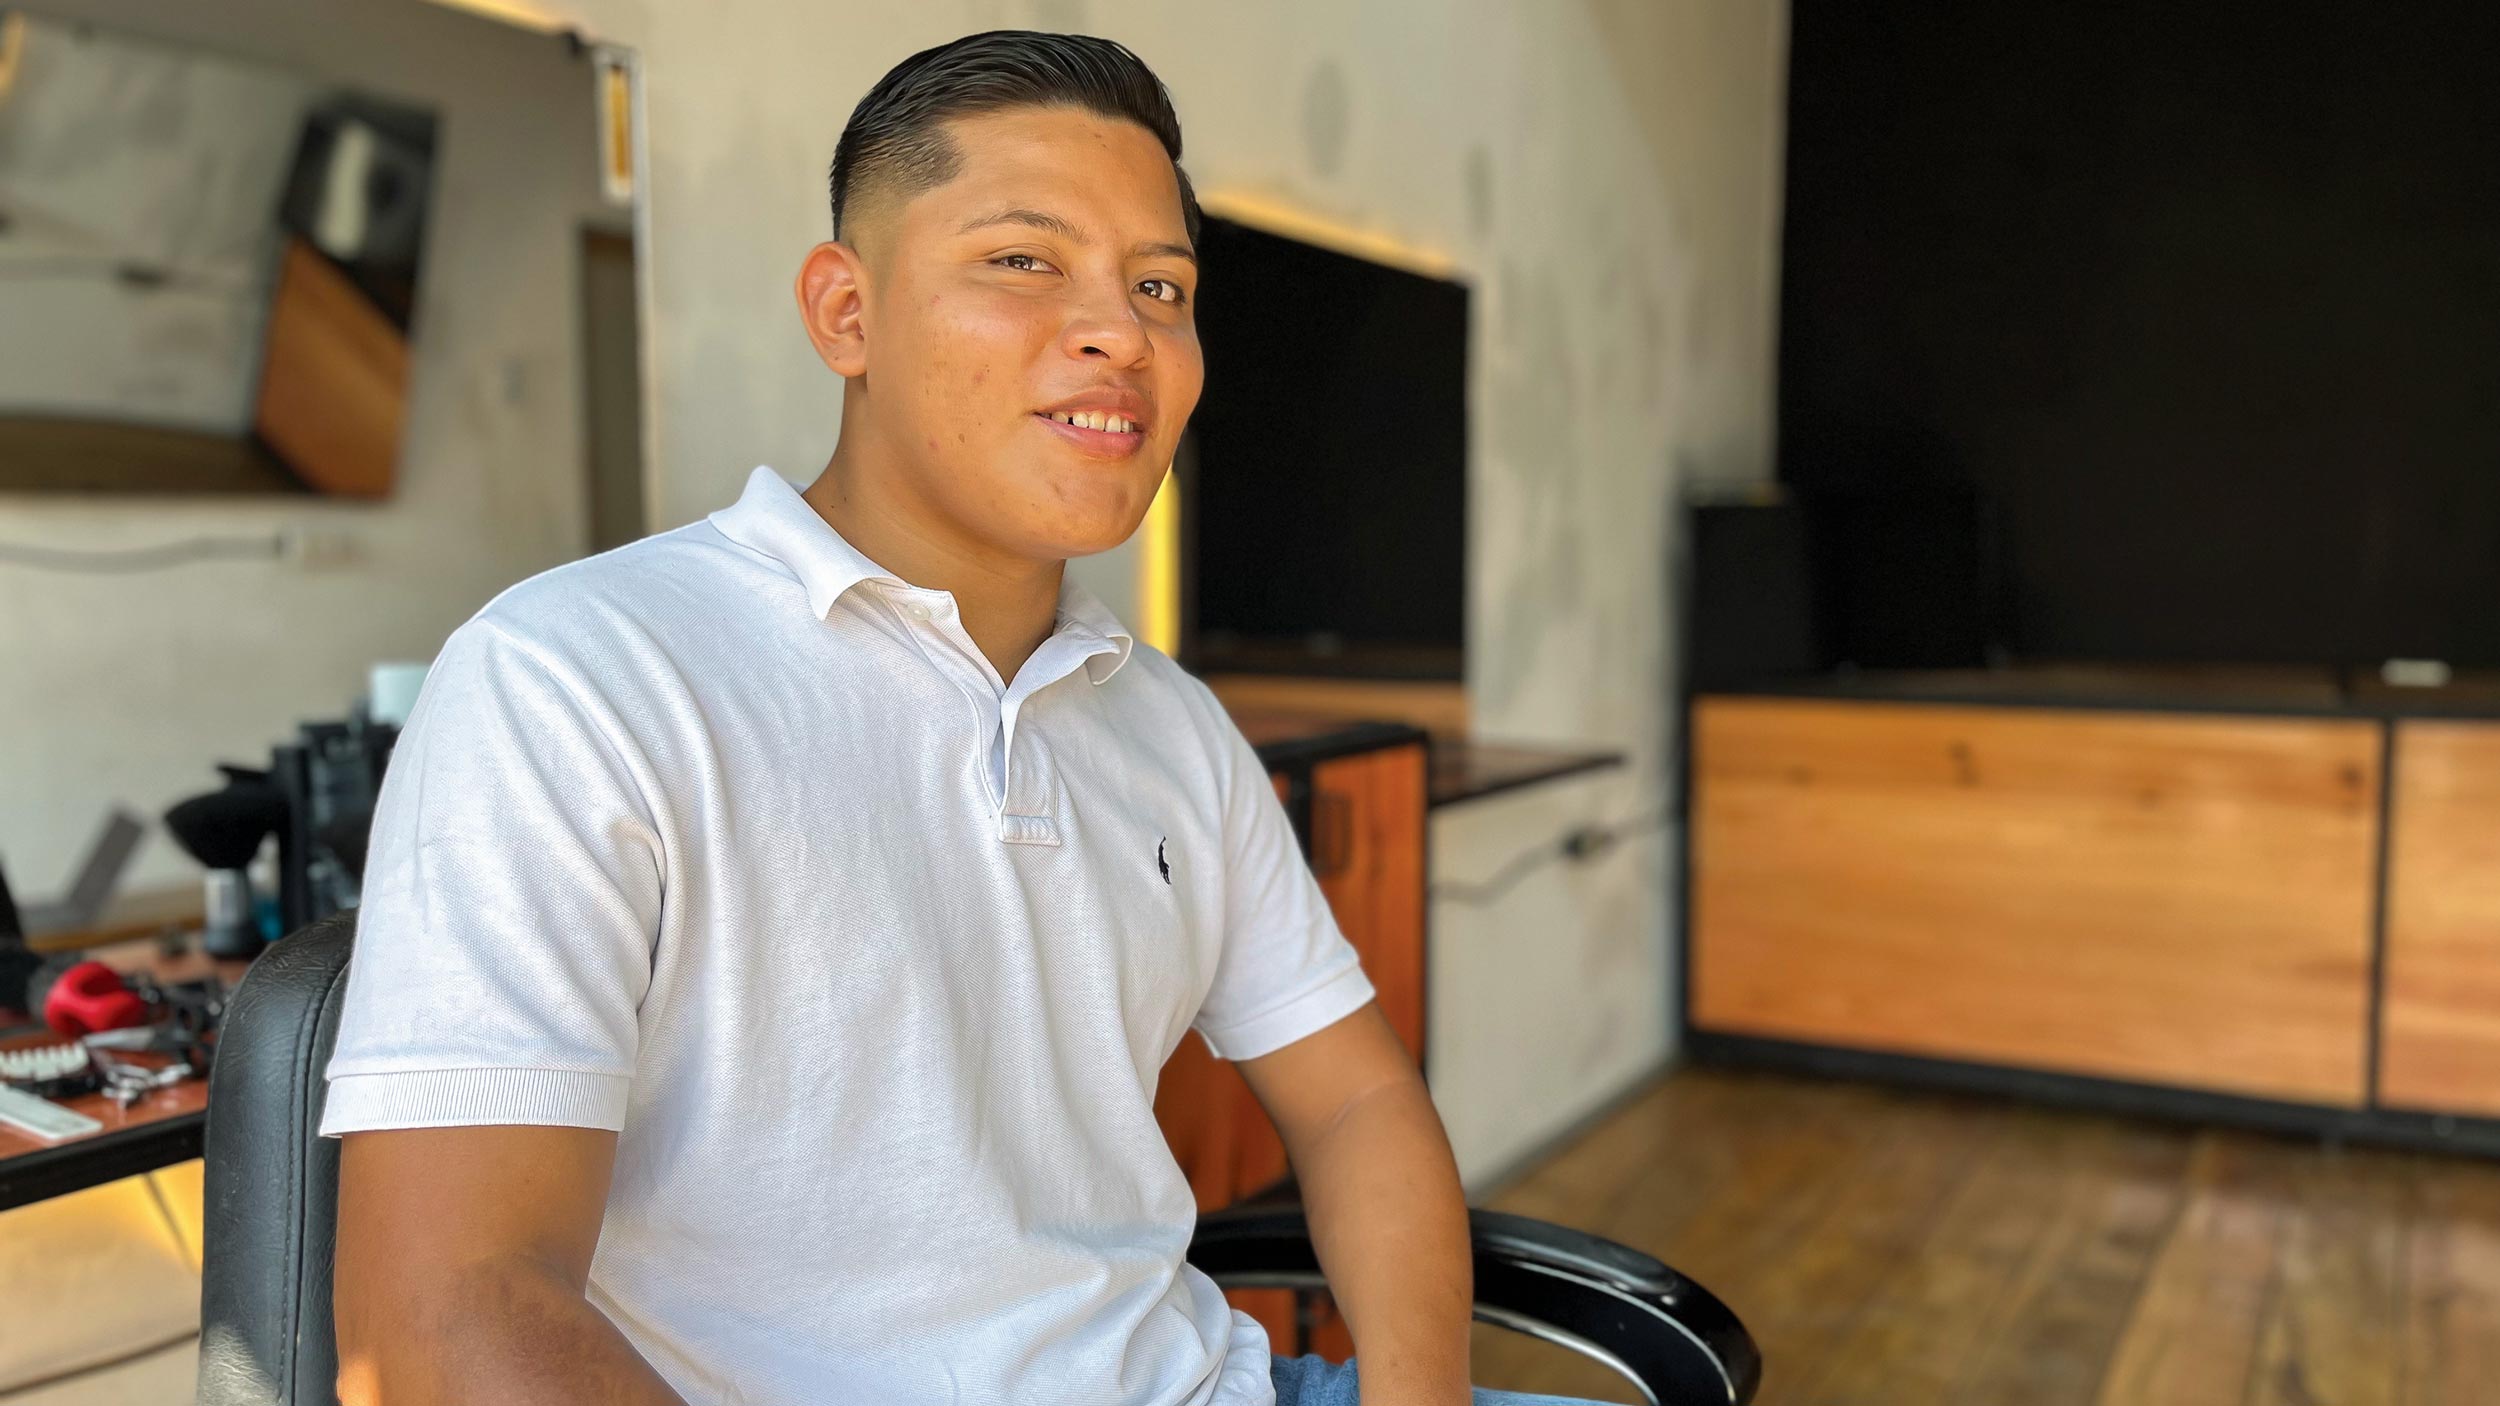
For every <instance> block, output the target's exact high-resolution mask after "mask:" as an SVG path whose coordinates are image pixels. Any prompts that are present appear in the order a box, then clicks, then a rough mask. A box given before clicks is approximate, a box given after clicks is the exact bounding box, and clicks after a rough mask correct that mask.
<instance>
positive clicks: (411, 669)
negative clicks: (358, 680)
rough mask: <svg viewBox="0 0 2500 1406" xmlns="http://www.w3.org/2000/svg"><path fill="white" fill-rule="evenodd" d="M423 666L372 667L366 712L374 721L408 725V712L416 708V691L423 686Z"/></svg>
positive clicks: (398, 663) (395, 725)
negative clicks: (371, 679) (371, 680)
mask: <svg viewBox="0 0 2500 1406" xmlns="http://www.w3.org/2000/svg"><path fill="white" fill-rule="evenodd" d="M426 667H427V666H425V665H423V664H411V663H407V662H405V661H392V662H388V663H382V664H376V665H374V666H373V682H372V684H371V686H370V691H369V692H368V693H367V695H366V697H367V699H368V700H369V701H368V703H367V705H366V710H367V712H368V713H369V714H370V715H371V716H372V718H373V720H374V721H375V722H378V723H389V724H390V725H391V726H393V727H405V726H407V724H408V713H409V710H411V709H413V708H415V707H416V706H417V690H418V689H420V688H423V687H424V686H425V671H426Z"/></svg>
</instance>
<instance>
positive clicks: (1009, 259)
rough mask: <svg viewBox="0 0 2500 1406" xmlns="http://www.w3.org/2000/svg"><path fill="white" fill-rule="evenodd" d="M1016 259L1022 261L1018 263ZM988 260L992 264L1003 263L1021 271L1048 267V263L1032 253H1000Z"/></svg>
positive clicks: (1039, 269)
mask: <svg viewBox="0 0 2500 1406" xmlns="http://www.w3.org/2000/svg"><path fill="white" fill-rule="evenodd" d="M1018 260H1022V261H1023V262H1022V263H1019V262H1017V261H1018ZM990 262H991V263H994V264H1005V265H1006V266H1007V267H1009V268H1012V269H1016V270H1018V271H1022V272H1039V271H1041V270H1043V269H1046V268H1049V267H1050V265H1048V264H1046V263H1043V262H1042V261H1041V259H1040V258H1039V257H1037V256H1035V255H1032V254H1001V255H999V256H998V257H997V258H995V259H992V260H990Z"/></svg>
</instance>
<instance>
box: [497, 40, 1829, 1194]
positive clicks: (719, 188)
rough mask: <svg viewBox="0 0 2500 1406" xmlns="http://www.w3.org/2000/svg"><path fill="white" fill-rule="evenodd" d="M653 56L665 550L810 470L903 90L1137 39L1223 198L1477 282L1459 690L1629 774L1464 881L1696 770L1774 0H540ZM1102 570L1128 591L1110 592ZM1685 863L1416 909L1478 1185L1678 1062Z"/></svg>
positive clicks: (654, 362) (1491, 829)
mask: <svg viewBox="0 0 2500 1406" xmlns="http://www.w3.org/2000/svg"><path fill="white" fill-rule="evenodd" d="M539 8H541V9H543V10H546V11H549V12H552V13H553V14H554V15H556V16H557V17H558V18H560V19H562V20H565V21H568V22H572V23H576V24H579V25H581V26H582V27H583V28H584V29H586V30H587V31H589V32H590V33H592V34H593V35H596V36H598V37H601V38H606V39H611V40H614V41H616V42H619V43H623V44H627V45H630V46H633V47H635V48H637V49H638V50H639V51H640V53H641V56H642V62H643V64H644V77H645V84H646V87H645V93H646V103H647V116H648V131H647V136H646V140H647V146H648V160H649V189H648V191H647V199H648V205H647V210H646V212H645V218H646V220H647V226H646V228H647V232H648V234H649V243H648V258H647V265H646V266H647V273H646V277H647V279H648V290H649V295H650V307H649V312H650V317H649V322H648V326H647V332H646V339H647V342H646V344H647V349H648V352H649V356H650V364H649V377H650V383H651V385H652V388H653V396H652V408H653V411H654V417H653V424H652V427H651V434H652V440H653V448H654V451H655V452H654V455H653V459H652V463H653V470H652V472H653V474H654V482H653V484H652V498H653V503H654V507H655V518H654V526H667V525H670V524H673V523H677V522H683V521H687V520H689V519H691V518H693V517H695V516H697V515H699V514H701V513H703V512H705V511H708V510H709V509H711V508H713V507H715V506H717V505H718V504H720V503H722V502H724V501H727V500H728V499H729V498H730V497H731V496H733V495H734V493H735V491H736V488H737V485H738V483H739V480H740V477H741V476H742V475H743V474H744V473H745V471H746V470H747V469H748V467H750V466H751V465H754V464H757V463H770V464H773V465H774V466H776V467H777V468H779V469H780V470H782V471H783V472H784V473H785V474H788V475H789V476H791V477H793V478H796V479H804V478H806V477H808V476H809V475H811V474H812V473H813V472H814V471H815V470H816V468H817V467H818V466H819V465H821V464H822V463H823V461H824V459H825V457H826V455H827V454H828V453H829V452H830V451H831V448H832V445H833V439H834V433H835V429H836V423H837V420H836V417H837V412H838V407H839V396H840V389H839V385H838V383H837V382H836V381H835V380H834V379H833V378H832V377H831V376H830V375H829V374H828V373H826V372H825V371H824V370H823V369H822V367H821V366H819V365H818V363H817V362H816V360H815V359H814V357H813V355H812V354H811V353H810V351H809V348H808V346H807V343H806V341H805V340H804V338H803V337H802V336H801V334H800V331H799V328H798V325H797V322H796V319H795V316H794V314H793V312H792V309H791V302H790V293H789V283H790V279H791V276H792V273H793V271H794V270H795V268H796V265H797V262H798V260H799V258H800V256H801V255H802V254H803V253H804V252H805V250H806V248H807V247H808V245H809V244H811V243H812V242H814V241H815V240H817V239H819V238H822V237H823V235H824V231H825V228H826V223H827V216H826V212H825V209H824V191H823V175H824V167H825V164H826V162H827V160H828V159H829V158H830V157H831V155H832V149H833V142H834V138H835V137H836V136H837V135H838V134H839V132H840V130H841V126H842V122H843V120H844V118H845V117H847V116H848V114H849V112H850V109H851V106H852V105H853V104H854V103H855V102H856V101H857V100H858V98H859V95H860V94H861V93H862V92H864V91H865V90H866V89H867V87H868V85H869V84H870V83H871V82H873V81H874V80H875V79H876V77H877V76H878V75H879V74H881V73H882V72H883V71H884V70H885V69H886V68H887V67H888V66H890V65H891V64H893V63H894V62H895V61H896V60H898V59H900V58H902V57H903V56H904V55H906V54H908V53H910V52H913V51H914V50H917V49H920V48H922V47H925V46H928V45H931V44H936V43H941V42H943V41H945V40H947V39H949V38H952V37H954V36H956V35H959V34H964V33H968V32H972V31H976V30H981V29H989V28H999V27H1035V28H1045V29H1058V30H1079V31H1086V32H1091V33H1099V34H1104V35H1107V36H1109V37H1112V38H1116V39H1119V40H1120V41H1122V42H1123V43H1126V44H1128V45H1129V46H1130V47H1131V48H1133V49H1135V50H1136V51H1137V52H1138V53H1139V54H1140V55H1141V56H1143V57H1144V58H1145V60H1146V61H1147V62H1148V63H1149V64H1151V65H1152V66H1153V67H1154V68H1155V70H1156V71H1157V72H1158V73H1160V74H1161V75H1162V77H1163V79H1164V81H1165V82H1166V83H1167V84H1168V85H1169V86H1170V87H1171V89H1172V92H1173V95H1174V98H1175V100H1176V102H1177V104H1178V106H1179V108H1180V113H1181V118H1182V123H1183V126H1184V129H1185V132H1186V137H1187V151H1186V154H1185V161H1186V163H1187V164H1188V166H1189V168H1190V171H1191V174H1192V176H1193V178H1194V179H1195V180H1196V181H1197V183H1198V185H1199V187H1200V189H1202V190H1204V191H1206V192H1209V193H1210V194H1211V195H1217V196H1221V195H1225V194H1241V195H1247V196H1251V197H1256V198H1260V199H1264V200H1268V201H1273V202H1278V203H1282V204H1284V205H1287V206H1290V207H1292V208H1294V209H1297V210H1299V211H1302V212H1305V213H1307V214H1310V215H1313V216H1316V217H1320V218H1323V219H1326V220H1330V221H1333V222H1336V223H1339V224H1343V225H1349V226H1354V227H1357V228H1361V229H1366V230H1370V231H1374V232H1377V233H1379V234H1382V235H1385V236H1388V237H1391V238H1394V239H1396V240H1399V241H1401V242H1403V243H1406V244H1409V245H1412V246H1416V247H1420V248H1424V249H1429V250H1433V251H1436V252H1438V253H1440V254H1442V255H1445V256H1447V257H1448V258H1450V259H1451V260H1453V261H1454V263H1455V264H1456V266H1457V268H1458V269H1459V271H1460V273H1461V276H1463V277H1465V278H1467V279H1468V280H1470V281H1471V282H1472V283H1473V285H1474V287H1475V289H1476V292H1477V304H1476V306H1477V312H1478V326H1477V330H1476V334H1475V336H1476V345H1475V347H1474V348H1473V353H1474V354H1473V357H1472V361H1473V365H1474V377H1475V382H1474V385H1473V387H1472V388H1471V398H1472V409H1471V414H1472V416H1473V418H1474V424H1473V425H1472V426H1471V436H1472V444H1473V450H1472V463H1471V465H1470V474H1471V478H1470V491H1471V494H1472V495H1473V507H1472V521H1473V527H1472V529H1471V532H1472V541H1471V544H1470V574H1471V587H1470V591H1471V599H1470V601H1469V626H1468V643H1469V666H1468V687H1469V690H1470V694H1471V700H1472V703H1473V706H1474V710H1475V716H1476V718H1477V719H1478V722H1479V729H1480V731H1481V732H1482V734H1483V735H1485V736H1487V737H1492V738H1516V739H1520V740H1531V741H1554V742H1575V743H1593V744H1598V745H1603V746H1610V747H1617V748H1621V749H1623V750H1624V751H1625V752H1626V753H1627V754H1628V755H1629V757H1630V761H1629V764H1628V765H1627V766H1626V767H1625V768H1624V769H1622V770H1621V771H1619V772H1615V773H1609V774H1605V775H1601V776H1598V777H1596V778H1592V779H1588V780H1583V781H1575V782H1570V783H1565V784H1560V785H1557V786H1554V787H1552V788H1549V789H1546V790H1543V791H1540V792H1534V793H1528V794H1523V795H1518V796H1513V797H1504V798H1496V799H1491V800H1487V801H1485V802H1481V803H1479V804H1478V805H1475V806H1472V807H1468V808H1464V809H1461V810H1456V811H1451V812H1446V813H1444V814H1443V815H1442V816H1441V817H1440V818H1439V819H1437V820H1436V822H1435V826H1434V836H1433V840H1434V864H1435V868H1436V871H1437V875H1438V877H1440V878H1444V879H1454V880H1466V879H1475V878H1481V877H1483V876H1484V875H1486V874H1488V873H1490V872H1491V871H1492V870H1493V869H1495V868H1496V867H1497V866H1498V865H1500V864H1501V863H1502V862H1503V861H1504V860H1506V859H1507V858H1509V857H1510V856H1511V855H1512V854H1514V853H1517V852H1518V851H1519V850H1521V849H1522V848H1523V847H1526V846H1530V845H1535V844H1539V843H1543V842H1546V841H1548V840H1550V839H1551V838H1552V837H1553V836H1554V835H1555V834H1556V833H1557V832H1558V831H1559V830H1560V829H1562V828H1565V827H1567V826H1570V825H1574V824H1578V823H1581V822H1583V821H1586V820H1590V819H1614V818H1621V817H1628V816H1636V815H1641V814H1645V813H1654V812H1655V810H1656V808H1657V807H1658V806H1659V804H1660V803H1661V802H1662V801H1663V800H1664V798H1665V795H1666V792H1667V789H1668V783H1669V774H1670V773H1669V763H1670V759H1671V758H1672V756H1673V739H1672V737H1671V735H1670V731H1671V727H1672V716H1671V713H1672V709H1671V705H1670V702H1669V699H1670V680H1669V677H1668V671H1669V667H1670V651H1669V648H1668V645H1669V629H1670V621H1671V619H1672V618H1673V614H1672V609H1671V602H1670V601H1669V599H1668V582H1669V578H1670V571H1669V565H1668V561H1669V553H1670V550H1671V547H1672V537H1673V530H1672V525H1673V522H1674V514H1673V511H1672V510H1673V505H1674V503H1675V502H1676V499H1677V496H1678V493H1679V491H1680V488H1679V485H1681V484H1683V483H1686V482H1689V481H1691V480H1693V479H1695V478H1697V477H1703V476H1706V477H1708V478H1710V479H1712V480H1714V481H1723V480H1731V479H1747V478H1756V477H1760V476H1763V475H1765V474H1767V473H1768V471H1769V459H1770V436H1771V414H1770V406H1771V375H1772V357H1771V344H1772V343H1771V339H1772V327H1773V320H1772V312H1773V310H1772V299H1773V287H1774V284H1773V271H1774V269H1775V268H1776V264H1777V258H1776V247H1775V246H1776V239H1777V231H1778V205H1777V201H1778V190H1779V165H1778V160H1779V158H1778V153H1779V149H1780V142H1781V136H1782V134H1781V126H1780V117H1781V113H1782V111H1783V107H1784V93H1785V84H1784V80H1785V58H1786V43H1787V6H1786V5H1785V4H1784V3H1781V0H1537V2H1536V3H1525V2H1524V0H1369V2H1368V3H1359V4H1347V3H1343V2H1342V0H1266V2H1265V3H1258V4H1249V3H1231V4H1209V3H1200V2H1198V0H1189V2H1188V3H1183V0H1171V2H1170V3H1109V0H1093V3H1087V0H926V2H925V3H923V2H921V0H914V2H913V3H895V2H894V0H887V2H886V3H874V2H873V0H854V2H853V3H846V4H841V5H808V4H794V3H788V0H705V3H695V0H552V2H551V3H542V4H541V5H540V6H539ZM1086 578H1087V579H1088V580H1089V581H1092V582H1095V583H1097V584H1101V585H1105V586H1106V587H1108V588H1109V590H1108V591H1107V593H1108V594H1111V595H1112V596H1113V597H1114V602H1115V604H1117V603H1120V596H1119V592H1118V589H1117V588H1118V585H1119V583H1120V581H1121V580H1122V579H1124V578H1123V575H1122V571H1121V570H1119V569H1113V570H1105V569H1103V567H1101V566H1100V565H1096V566H1092V567H1089V568H1087V569H1086ZM1675 843H1676V840H1675V836H1674V833H1673V831H1672V830H1671V829H1665V828H1660V829H1653V830H1650V831H1648V832H1646V833H1644V834H1642V835H1641V836H1639V837H1638V838H1637V839H1635V840H1633V841H1631V842H1628V843H1627V844H1626V845H1625V846H1623V847H1622V848H1621V849H1619V850H1617V851H1615V852H1614V853H1612V854H1610V855H1608V856H1606V857H1604V858H1602V859H1600V860H1598V861H1596V862H1594V863H1592V864H1590V865H1588V866H1585V867H1581V868H1577V869H1560V868H1556V869H1548V870H1545V871H1542V872H1540V873H1538V874H1536V875H1534V876H1532V877H1531V878H1529V879H1527V880H1525V881H1523V882H1521V883H1520V884H1519V885H1518V886H1517V887H1516V888H1515V889H1513V890H1512V891H1511V892H1509V893H1508V894H1507V895H1505V896H1504V897H1503V898H1501V899H1500V900H1498V901H1496V902H1493V903H1491V904H1487V905H1469V904H1465V903H1460V902H1455V901H1442V902H1437V903H1436V904H1435V905H1434V909H1433V915H1432V916H1433V922H1434V934H1433V943H1434V946H1433V970H1432V1010H1431V1017H1432V1022H1433V1032H1434V1033H1433V1042H1432V1049H1431V1051H1430V1055H1429V1059H1430V1062H1431V1066H1432V1074H1433V1079H1434V1085H1435V1090H1436V1094H1437V1096H1438V1098H1439V1099H1440V1101H1441V1105H1442V1109H1443V1112H1444V1116H1445V1117H1446V1118H1447V1120H1448V1122H1449V1124H1450V1128H1451V1132H1452V1136H1453V1140H1454V1142H1455V1143H1456V1145H1457V1149H1458V1152H1459V1157H1460V1162H1461V1166H1462V1169H1463V1170H1464V1171H1465V1172H1466V1173H1467V1175H1468V1176H1469V1178H1470V1181H1471V1184H1474V1185H1479V1186H1480V1185H1482V1184H1484V1183H1485V1182H1486V1181H1487V1180H1489V1179H1490V1178H1492V1177H1494V1176H1496V1175H1498V1174H1499V1173H1500V1172H1501V1171H1502V1170H1503V1169H1505V1168H1507V1167H1509V1166H1510V1165H1512V1164H1513V1163H1514V1162H1515V1161H1516V1159H1518V1158H1519V1157H1521V1156H1523V1155H1525V1154H1526V1153H1528V1152H1530V1151H1531V1150H1533V1149H1534V1148H1536V1147H1537V1146H1538V1145H1539V1144H1540V1143H1542V1142H1543V1141H1545V1140H1547V1139H1549V1138H1551V1137H1552V1136H1553V1135H1554V1134H1555V1133H1556V1132H1557V1131H1559V1130H1561V1129H1563V1128H1566V1127H1568V1126H1569V1125H1571V1124H1572V1123H1573V1122H1574V1121H1576V1120H1578V1119H1579V1118H1581V1117H1583V1116H1585V1115H1586V1114H1587V1113H1588V1112H1589V1111H1591V1110H1592V1109H1593V1108H1595V1107H1597V1106H1599V1105H1600V1104H1602V1103H1603V1102H1604V1101H1606V1100H1607V1099H1608V1098H1610V1097H1612V1096H1614V1095H1616V1094H1617V1093H1619V1092H1621V1091H1622V1090H1623V1089H1624V1087H1625V1086H1626V1085H1627V1084H1628V1083H1629V1082H1630V1081H1632V1080H1634V1079H1636V1078H1637V1077H1638V1076H1640V1075H1641V1074H1642V1073H1643V1072H1645V1071H1647V1070H1650V1069H1653V1068H1655V1067H1656V1066H1657V1065H1658V1064H1659V1063H1660V1062H1661V1061H1662V1060H1663V1059H1665V1058H1666V1057H1667V1056H1668V1055H1669V1054H1670V1053H1671V1044H1672V1038H1673V1035H1672V1031H1673V1022H1672V1020H1671V1011H1672V1008H1673V1007H1672V1003H1673V999H1674V996H1673V992H1672V990H1671V981H1672V978H1673V968H1674V965H1675V964H1674V962H1673V959H1672V955H1671V950H1670V946H1669V943H1670V933H1669V915H1670V904H1671V902H1672V901H1673V895H1672V893H1671V886H1672V882H1673V870H1674V866H1673V865H1672V863H1671V862H1670V857H1671V855H1672V853H1673V845H1674V844H1675Z"/></svg>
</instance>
